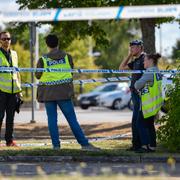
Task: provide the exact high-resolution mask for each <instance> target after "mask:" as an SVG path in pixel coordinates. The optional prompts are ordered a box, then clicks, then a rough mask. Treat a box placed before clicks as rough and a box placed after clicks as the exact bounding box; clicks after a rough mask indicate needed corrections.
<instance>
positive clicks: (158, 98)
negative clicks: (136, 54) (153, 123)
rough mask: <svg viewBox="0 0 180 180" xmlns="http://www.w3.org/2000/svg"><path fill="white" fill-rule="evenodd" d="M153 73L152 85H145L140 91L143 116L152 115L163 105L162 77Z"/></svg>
mask: <svg viewBox="0 0 180 180" xmlns="http://www.w3.org/2000/svg"><path fill="white" fill-rule="evenodd" d="M158 77H159V74H156V73H154V82H153V85H152V86H150V85H147V86H146V87H144V88H143V89H142V91H141V102H142V112H143V116H144V118H148V117H151V116H154V115H156V114H157V113H158V111H159V110H160V109H161V106H162V105H163V96H162V78H158Z"/></svg>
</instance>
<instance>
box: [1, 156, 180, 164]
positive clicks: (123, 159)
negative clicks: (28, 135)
mask: <svg viewBox="0 0 180 180" xmlns="http://www.w3.org/2000/svg"><path fill="white" fill-rule="evenodd" d="M168 158H169V157H167V156H162V157H149V156H132V157H131V156H112V157H110V156H109V157H107V156H98V157H93V156H0V162H26V163H32V162H92V163H93V162H96V163H97V162H102V163H105V162H106V163H167V160H168ZM173 159H174V160H175V162H177V163H179V162H180V157H179V156H178V157H173Z"/></svg>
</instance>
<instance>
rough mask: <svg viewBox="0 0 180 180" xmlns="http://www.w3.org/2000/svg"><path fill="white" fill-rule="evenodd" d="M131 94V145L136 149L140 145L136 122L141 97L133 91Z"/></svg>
mask: <svg viewBox="0 0 180 180" xmlns="http://www.w3.org/2000/svg"><path fill="white" fill-rule="evenodd" d="M131 96H132V102H133V116H132V123H131V128H132V146H133V147H134V148H135V149H138V148H140V147H141V141H140V136H139V123H138V118H139V113H140V104H141V99H140V97H139V95H138V94H137V93H136V92H135V91H132V92H131Z"/></svg>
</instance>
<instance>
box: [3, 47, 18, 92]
mask: <svg viewBox="0 0 180 180" xmlns="http://www.w3.org/2000/svg"><path fill="white" fill-rule="evenodd" d="M11 58H12V66H14V67H17V66H18V59H17V54H16V52H15V51H12V50H11ZM0 66H2V67H10V64H9V62H8V60H7V59H6V57H5V55H4V54H3V53H2V51H0ZM18 73H19V72H13V73H11V72H10V73H8V72H6V73H0V76H1V79H0V90H1V91H3V92H7V93H13V94H14V93H18V92H20V91H21V85H20V82H19V80H18ZM12 84H13V88H12ZM12 91H13V92H12Z"/></svg>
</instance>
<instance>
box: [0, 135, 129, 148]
mask: <svg viewBox="0 0 180 180" xmlns="http://www.w3.org/2000/svg"><path fill="white" fill-rule="evenodd" d="M122 138H131V133H130V132H129V133H125V134H116V135H112V136H106V137H94V138H89V142H102V141H108V140H114V139H122ZM61 143H62V144H75V143H77V141H76V140H61ZM17 145H18V146H20V147H42V146H51V145H52V144H51V143H49V142H45V143H18V144H17ZM1 146H6V145H5V144H1Z"/></svg>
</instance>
